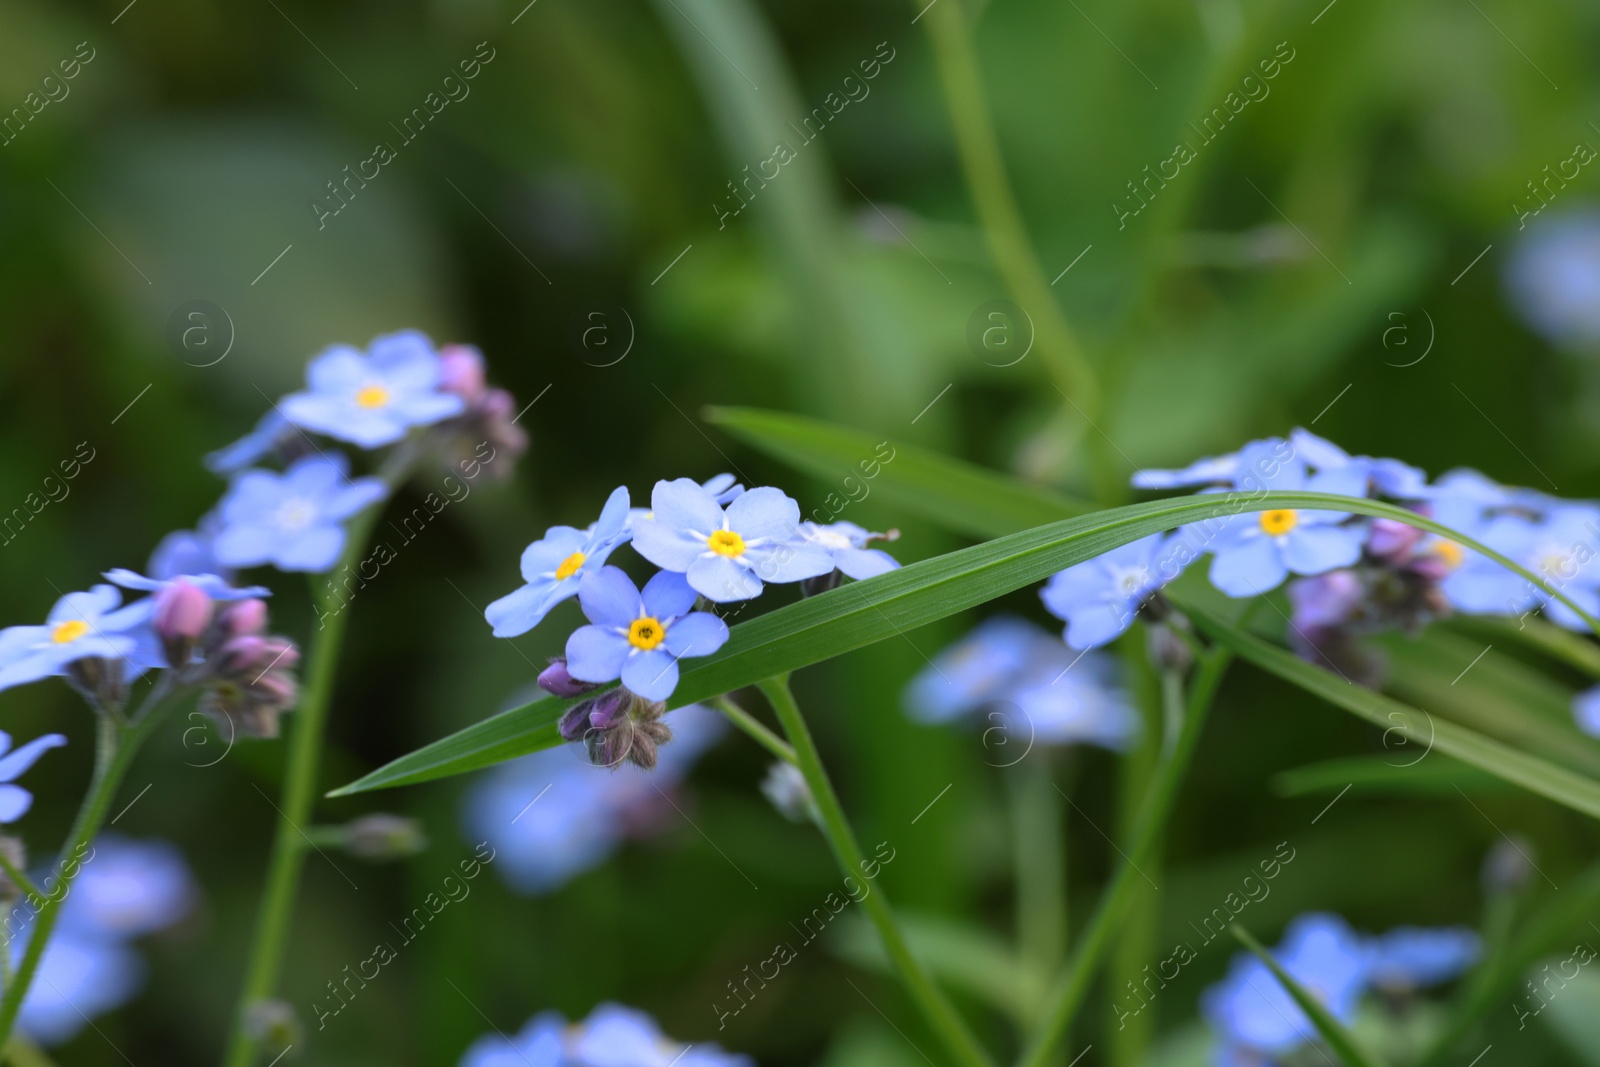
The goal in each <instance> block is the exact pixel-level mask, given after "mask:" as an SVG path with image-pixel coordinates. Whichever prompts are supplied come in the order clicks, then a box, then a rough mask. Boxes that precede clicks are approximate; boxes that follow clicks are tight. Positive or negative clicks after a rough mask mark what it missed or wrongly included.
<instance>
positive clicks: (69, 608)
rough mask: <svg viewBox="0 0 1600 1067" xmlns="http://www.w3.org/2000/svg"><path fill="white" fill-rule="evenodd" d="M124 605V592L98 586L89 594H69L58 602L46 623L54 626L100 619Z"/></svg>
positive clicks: (106, 586) (112, 586)
mask: <svg viewBox="0 0 1600 1067" xmlns="http://www.w3.org/2000/svg"><path fill="white" fill-rule="evenodd" d="M120 603H122V591H121V590H119V589H118V588H117V587H116V586H114V585H96V586H95V587H94V588H92V589H90V590H89V591H88V592H87V593H68V594H67V595H66V596H64V597H62V598H61V599H60V600H58V601H56V603H55V607H53V608H51V609H50V614H49V615H48V616H46V618H45V622H46V623H47V624H48V625H51V626H54V625H55V624H56V623H58V622H67V621H69V620H71V619H83V620H85V621H88V620H93V619H98V618H99V617H100V616H102V615H104V614H105V613H106V612H108V611H112V610H113V609H115V608H116V606H117V605H118V604H120Z"/></svg>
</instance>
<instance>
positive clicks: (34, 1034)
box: [11, 898, 145, 1047]
mask: <svg viewBox="0 0 1600 1067" xmlns="http://www.w3.org/2000/svg"><path fill="white" fill-rule="evenodd" d="M69 899H70V898H69ZM31 929H32V927H31V925H30V927H29V930H31ZM26 948H27V938H26V935H24V936H22V937H17V938H14V939H13V940H12V943H11V955H12V966H13V967H15V966H16V965H17V964H19V963H20V962H21V961H22V954H23V952H24V951H26ZM144 972H145V968H144V960H142V959H141V958H140V957H139V954H138V953H137V952H135V951H134V950H133V949H132V948H130V947H129V946H127V945H125V944H123V943H122V942H120V941H114V940H113V941H106V940H101V939H98V938H86V937H79V936H76V935H74V934H72V933H69V932H67V931H60V932H58V933H56V934H55V936H53V937H51V938H50V943H49V944H48V945H46V946H45V950H44V955H43V956H41V957H40V958H39V969H38V970H37V971H35V972H34V978H33V984H32V985H30V986H29V987H28V993H27V995H26V996H25V997H23V999H22V1011H21V1012H20V1013H19V1014H18V1016H17V1028H18V1029H20V1030H21V1031H22V1032H23V1033H24V1034H27V1035H28V1037H30V1038H32V1039H33V1040H34V1041H35V1042H37V1043H38V1044H40V1045H44V1046H47V1047H48V1046H54V1045H59V1044H62V1043H63V1042H66V1041H70V1040H71V1039H72V1038H74V1037H76V1036H77V1034H78V1031H80V1030H82V1029H83V1028H84V1027H85V1026H87V1025H89V1021H90V1020H91V1019H93V1018H94V1017H95V1016H97V1015H104V1014H105V1013H106V1012H108V1011H114V1010H115V1009H117V1008H120V1007H122V1005H124V1004H126V1003H127V1002H128V1001H130V1000H132V999H133V997H134V995H135V994H136V993H138V991H139V987H140V986H141V985H142V984H143V983H144Z"/></svg>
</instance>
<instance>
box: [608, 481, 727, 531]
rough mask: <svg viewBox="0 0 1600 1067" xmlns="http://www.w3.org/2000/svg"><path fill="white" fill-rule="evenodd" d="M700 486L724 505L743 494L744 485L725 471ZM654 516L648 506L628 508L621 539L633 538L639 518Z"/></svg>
mask: <svg viewBox="0 0 1600 1067" xmlns="http://www.w3.org/2000/svg"><path fill="white" fill-rule="evenodd" d="M700 488H702V489H704V490H705V491H706V492H708V493H710V494H711V499H713V500H715V501H716V502H717V503H718V504H721V505H723V506H724V507H726V506H727V505H729V504H731V503H733V502H734V501H735V500H737V499H739V497H741V496H743V495H744V486H742V485H740V484H739V482H738V481H737V480H736V479H735V478H734V476H733V475H731V474H728V473H726V472H724V473H722V474H714V475H712V476H711V477H710V478H707V479H706V480H705V481H703V482H701V483H700ZM654 517H655V512H654V511H652V510H651V509H650V508H629V509H628V523H627V528H626V529H625V530H624V531H623V534H622V541H624V542H626V541H631V540H632V539H633V524H634V523H636V522H638V521H639V520H640V519H650V518H654Z"/></svg>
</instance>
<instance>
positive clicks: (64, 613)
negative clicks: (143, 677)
mask: <svg viewBox="0 0 1600 1067" xmlns="http://www.w3.org/2000/svg"><path fill="white" fill-rule="evenodd" d="M121 603H122V594H121V592H119V591H118V589H117V587H116V586H114V585H97V586H95V587H94V588H93V589H91V590H89V591H88V592H86V593H68V594H67V595H66V596H64V597H62V598H61V599H60V600H58V601H56V603H55V606H54V607H53V608H51V609H50V614H49V615H48V616H47V617H46V618H45V624H44V625H43V626H8V627H6V628H5V629H4V630H0V689H9V688H11V687H12V686H16V685H25V684H27V683H28V682H36V681H38V680H39V679H41V678H49V677H52V676H54V675H60V674H65V673H66V670H67V665H68V664H70V663H72V662H74V661H76V660H80V659H87V658H90V657H96V658H100V659H111V660H117V659H125V660H129V661H130V663H131V664H132V665H133V666H134V667H135V668H136V669H139V668H140V667H142V666H145V665H149V666H153V665H154V664H155V663H158V662H160V660H159V655H160V653H159V649H156V648H145V647H143V646H142V645H141V643H140V641H139V639H138V631H139V630H140V629H141V628H144V624H145V623H146V622H148V621H149V619H150V612H151V610H152V604H151V602H150V601H149V600H148V599H145V600H141V601H139V602H137V603H134V604H129V605H127V606H126V607H119V606H118V605H120V604H121ZM146 653H148V654H150V655H152V656H154V657H155V659H154V660H153V662H151V663H149V664H144V663H143V662H142V660H143V655H144V654H146Z"/></svg>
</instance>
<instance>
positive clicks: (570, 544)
mask: <svg viewBox="0 0 1600 1067" xmlns="http://www.w3.org/2000/svg"><path fill="white" fill-rule="evenodd" d="M627 520H628V490H627V488H626V487H622V488H618V489H615V490H613V491H612V493H611V496H610V498H609V499H608V500H607V501H606V506H605V507H604V508H603V509H602V510H601V512H600V518H599V520H598V521H597V522H595V523H594V525H592V526H590V527H589V528H588V529H587V530H579V529H576V528H574V527H571V526H552V527H550V528H549V529H548V530H546V531H545V532H544V537H542V538H541V539H539V540H538V541H535V542H533V544H531V545H529V546H528V547H527V548H525V549H523V552H522V580H523V581H524V582H526V583H527V584H526V585H524V586H523V587H522V588H521V589H517V590H515V591H513V592H511V593H508V594H507V595H505V596H503V597H501V598H500V599H499V600H496V601H494V602H493V603H492V604H490V605H489V606H488V608H486V609H485V610H484V613H483V616H484V618H485V619H487V620H488V621H489V625H491V626H493V627H494V635H495V636H496V637H516V636H518V635H519V634H525V633H527V632H528V631H529V630H531V629H533V628H534V627H535V626H537V625H539V623H540V621H541V620H542V619H543V618H544V617H545V615H547V614H549V612H550V609H551V608H553V607H555V606H556V605H557V604H559V603H560V602H561V601H563V600H566V599H567V598H569V597H574V596H577V595H578V583H579V582H580V581H581V580H582V579H583V577H584V575H586V574H590V573H592V572H593V571H596V570H598V569H599V568H600V567H602V566H603V565H604V564H605V561H606V557H607V556H609V555H611V552H612V550H613V549H615V548H616V547H617V546H618V545H619V544H620V543H621V538H622V536H623V534H624V530H625V527H626V524H627Z"/></svg>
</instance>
